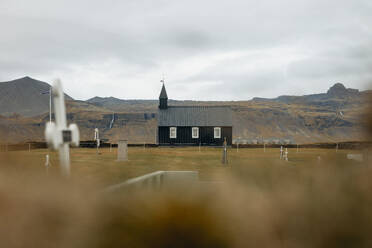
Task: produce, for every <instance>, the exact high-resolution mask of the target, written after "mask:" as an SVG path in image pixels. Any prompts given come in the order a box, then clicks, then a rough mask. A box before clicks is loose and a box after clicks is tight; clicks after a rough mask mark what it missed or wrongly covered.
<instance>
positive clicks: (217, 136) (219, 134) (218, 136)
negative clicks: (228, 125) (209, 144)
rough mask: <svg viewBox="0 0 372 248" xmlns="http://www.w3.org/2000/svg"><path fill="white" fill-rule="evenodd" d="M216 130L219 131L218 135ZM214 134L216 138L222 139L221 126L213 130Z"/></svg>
mask: <svg viewBox="0 0 372 248" xmlns="http://www.w3.org/2000/svg"><path fill="white" fill-rule="evenodd" d="M216 131H217V132H218V135H216ZM213 136H214V138H215V139H221V128H220V127H215V128H214V130H213Z"/></svg>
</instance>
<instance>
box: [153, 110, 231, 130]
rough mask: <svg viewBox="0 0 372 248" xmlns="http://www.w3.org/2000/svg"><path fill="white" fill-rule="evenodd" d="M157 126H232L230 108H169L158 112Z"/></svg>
mask: <svg viewBox="0 0 372 248" xmlns="http://www.w3.org/2000/svg"><path fill="white" fill-rule="evenodd" d="M158 125H159V126H199V127H201V126H210V127H218V126H221V127H230V126H232V111H231V108H230V106H169V107H168V108H167V109H159V111H158Z"/></svg>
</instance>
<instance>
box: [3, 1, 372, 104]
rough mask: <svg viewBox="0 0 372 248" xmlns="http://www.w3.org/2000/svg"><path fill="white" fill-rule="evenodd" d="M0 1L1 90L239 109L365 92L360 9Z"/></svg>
mask: <svg viewBox="0 0 372 248" xmlns="http://www.w3.org/2000/svg"><path fill="white" fill-rule="evenodd" d="M58 2H59V3H57V1H50V0H32V1H30V0H25V1H17V0H1V1H0V34H1V35H0V81H8V80H12V79H16V78H19V77H23V76H26V75H27V76H31V77H33V78H36V79H39V80H42V81H45V82H51V81H52V80H53V78H56V77H59V78H61V79H62V82H63V83H64V88H65V91H66V92H67V93H68V94H69V95H71V96H72V97H73V98H76V99H83V100H85V99H88V98H91V97H94V96H97V95H98V96H102V97H104V96H114V97H118V98H122V99H155V98H158V96H159V93H160V89H161V83H160V79H161V77H162V74H163V73H164V74H165V80H166V88H167V92H168V97H169V98H172V99H195V100H247V99H251V98H252V97H255V96H261V97H275V96H278V95H283V94H295V95H303V94H310V93H319V92H325V91H326V90H327V89H328V88H329V87H330V86H331V85H332V84H334V83H336V82H341V83H343V84H345V86H346V87H350V88H359V89H367V88H370V87H369V85H372V1H371V0H337V1H336V0H335V1H333V0H309V1H301V0H271V1H268V0H259V1H250V0H239V1H237V0H226V1H222V0H219V1H217V0H207V1H202V0H184V1H176V0H161V1H155V0H105V1H102V0H100V1H96V0H87V1H76V0H75V1H67V0H64V1H58Z"/></svg>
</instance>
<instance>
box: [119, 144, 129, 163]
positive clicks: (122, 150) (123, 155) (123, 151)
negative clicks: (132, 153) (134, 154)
mask: <svg viewBox="0 0 372 248" xmlns="http://www.w3.org/2000/svg"><path fill="white" fill-rule="evenodd" d="M117 161H128V140H119V141H118V160H117Z"/></svg>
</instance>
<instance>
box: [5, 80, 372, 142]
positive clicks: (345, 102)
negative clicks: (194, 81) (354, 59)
mask: <svg viewBox="0 0 372 248" xmlns="http://www.w3.org/2000/svg"><path fill="white" fill-rule="evenodd" d="M16 81H17V80H16ZM35 81H37V80H35ZM13 82H14V81H13ZM37 82H40V81H37ZM41 83H42V82H41ZM44 84H45V83H44ZM0 85H1V84H0ZM46 85H47V88H46V89H48V88H49V85H48V84H46ZM0 89H1V88H0ZM29 91H31V90H29ZM0 92H2V91H0ZM39 94H40V90H36V91H35V92H34V93H33V95H34V96H37V97H40V95H39ZM13 95H14V97H13V98H12V99H10V100H9V99H8V101H9V102H11V104H15V105H20V104H19V103H18V101H20V100H21V103H22V101H23V99H22V98H21V97H20V96H18V95H17V94H15V93H13ZM41 96H43V95H41ZM44 96H45V95H44ZM156 96H157V94H156ZM369 99H372V91H359V90H356V89H348V88H346V87H345V86H344V85H342V84H340V83H337V84H335V85H333V86H332V87H330V88H329V90H328V91H327V92H326V93H320V94H312V95H304V96H279V97H277V98H272V99H266V98H254V99H252V100H249V101H224V102H222V101H177V100H169V105H173V106H174V105H175V106H179V105H211V106H214V105H229V106H231V107H232V110H233V139H239V138H240V139H241V140H243V142H254V140H257V141H262V140H266V141H269V142H275V141H276V140H289V141H290V142H292V143H312V142H336V141H337V142H339V141H350V140H365V139H366V136H365V133H364V131H365V130H364V128H365V126H366V123H365V119H366V118H365V113H366V112H365V110H366V109H367V108H368V107H369V106H370V101H369ZM31 100H32V99H31ZM46 100H48V96H47V95H46ZM31 102H32V101H31ZM8 104H9V103H8ZM66 107H67V113H68V114H67V119H68V122H70V123H71V122H74V123H77V124H78V125H79V129H80V133H81V139H82V140H91V139H92V138H93V134H94V129H95V128H99V130H100V135H101V138H103V139H109V140H110V141H113V142H116V141H117V140H119V139H128V140H129V142H131V143H142V144H143V143H144V142H146V143H154V141H155V137H156V130H157V119H156V117H157V109H158V100H122V99H118V98H114V97H104V98H103V97H94V98H91V99H89V100H87V101H76V100H69V101H66ZM19 109H21V110H22V108H19ZM38 111H39V110H38ZM38 111H35V113H37V112H38ZM1 112H7V113H13V112H16V111H4V109H3V108H2V106H0V113H1ZM17 113H22V112H17ZM38 113H39V114H38V115H36V116H32V117H28V118H27V117H24V116H19V115H17V114H11V115H9V114H8V115H7V116H3V117H1V116H0V138H1V139H0V143H1V142H21V141H26V140H35V141H40V140H43V139H44V138H43V137H44V135H43V132H44V128H45V123H46V122H47V121H48V104H47V101H46V107H44V109H41V110H40V111H39V112H38Z"/></svg>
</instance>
